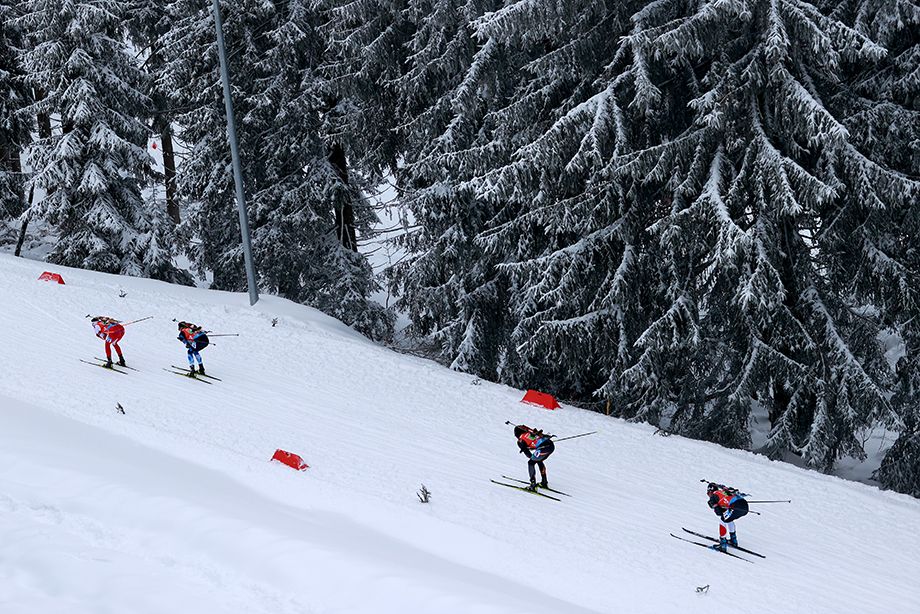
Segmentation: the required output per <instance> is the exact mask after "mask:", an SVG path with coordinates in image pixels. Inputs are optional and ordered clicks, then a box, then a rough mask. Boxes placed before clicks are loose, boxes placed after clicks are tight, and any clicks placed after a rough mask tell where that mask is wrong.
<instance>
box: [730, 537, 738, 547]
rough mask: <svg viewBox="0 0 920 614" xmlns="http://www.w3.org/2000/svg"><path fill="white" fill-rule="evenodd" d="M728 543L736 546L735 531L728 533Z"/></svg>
mask: <svg viewBox="0 0 920 614" xmlns="http://www.w3.org/2000/svg"><path fill="white" fill-rule="evenodd" d="M728 544H729V545H730V546H734V547H735V548H737V547H738V534H737V533H729V534H728Z"/></svg>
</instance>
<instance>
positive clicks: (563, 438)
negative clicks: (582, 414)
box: [554, 431, 597, 443]
mask: <svg viewBox="0 0 920 614" xmlns="http://www.w3.org/2000/svg"><path fill="white" fill-rule="evenodd" d="M595 433H597V431H591V432H590V433H582V434H581V435H569V436H568V437H562V438H560V439H556V440H554V441H555V442H556V443H558V442H560V441H565V440H566V439H575V438H576V437H585V436H586V435H594V434H595Z"/></svg>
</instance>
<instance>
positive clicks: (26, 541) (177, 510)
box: [0, 255, 920, 614]
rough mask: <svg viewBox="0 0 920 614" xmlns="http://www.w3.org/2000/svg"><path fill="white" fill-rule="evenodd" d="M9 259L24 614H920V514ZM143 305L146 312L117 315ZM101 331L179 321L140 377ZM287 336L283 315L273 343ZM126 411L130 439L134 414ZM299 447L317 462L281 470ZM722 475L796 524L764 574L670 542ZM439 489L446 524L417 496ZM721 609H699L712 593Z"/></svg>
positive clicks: (211, 304)
mask: <svg viewBox="0 0 920 614" xmlns="http://www.w3.org/2000/svg"><path fill="white" fill-rule="evenodd" d="M46 268H48V265H44V264H42V263H36V262H29V261H23V260H20V259H14V258H11V257H9V256H5V255H4V256H0V288H3V291H2V292H0V308H2V311H3V313H4V315H5V316H6V321H7V322H8V326H7V330H6V331H5V335H4V337H5V340H6V351H5V352H3V354H2V358H0V361H2V364H0V373H2V375H0V612H3V614H7V613H19V612H23V613H25V612H42V613H43V614H44V613H51V612H55V613H56V612H61V613H64V612H67V613H82V612H86V613H90V612H92V613H94V614H95V613H97V612H119V613H123V612H132V614H133V613H135V612H138V613H140V612H150V613H164V612H201V611H207V612H227V613H250V612H252V613H261V612H275V613H287V612H291V613H294V612H297V613H306V614H312V613H327V612H335V613H365V612H375V613H383V614H388V613H390V612H392V613H394V614H395V613H397V612H399V613H405V612H411V613H416V612H417V613H426V614H427V613H437V614H442V613H443V614H451V613H454V612H456V613H475V614H479V613H482V614H500V613H505V612H507V613H512V612H513V613H515V614H517V613H518V612H520V611H521V610H522V609H525V610H536V611H543V612H552V613H563V614H569V613H571V614H582V613H584V614H589V613H602V612H604V613H606V612H630V613H633V612H635V613H644V612H648V613H653V612H654V613H657V612H704V611H705V612H709V611H711V610H712V609H713V608H722V607H724V608H731V610H732V611H733V612H780V611H787V612H814V613H824V612H827V613H834V614H837V613H840V612H867V613H874V612H878V613H882V612H885V613H890V612H912V611H916V608H917V603H918V602H920V589H918V588H917V578H918V577H920V502H918V501H916V500H914V499H911V498H909V497H905V496H901V495H897V494H893V493H887V492H881V491H879V490H878V489H875V488H873V487H869V486H865V485H862V484H856V483H851V482H846V481H844V480H841V479H838V478H834V477H829V476H824V475H820V474H818V473H814V472H808V471H804V470H801V469H798V468H796V467H793V466H791V465H788V464H783V463H775V462H771V461H769V460H767V459H765V458H763V457H758V456H755V455H753V454H750V453H746V452H741V451H732V450H726V449H722V448H719V447H717V446H714V445H710V444H705V443H701V442H695V441H690V440H686V439H683V438H680V437H676V436H672V437H668V438H662V437H656V436H653V434H652V433H653V430H654V429H652V428H651V427H648V426H646V425H634V424H627V423H624V422H622V421H619V420H614V419H610V418H606V417H604V416H601V415H598V414H594V413H590V412H586V411H583V410H579V409H575V408H570V407H564V408H563V409H560V410H557V411H554V412H550V411H545V410H540V409H538V408H534V407H530V406H527V405H522V404H521V403H519V400H520V398H521V396H522V392H521V391H517V390H513V389H510V388H507V387H504V386H498V385H493V384H488V383H485V382H483V383H482V385H480V386H473V385H471V382H472V381H473V379H474V378H472V377H470V376H468V375H464V374H458V373H454V372H451V371H449V370H447V369H444V368H442V367H440V366H438V365H436V364H434V363H431V362H429V361H425V360H421V359H418V358H413V357H407V356H402V355H399V354H397V353H394V352H391V351H389V350H386V349H384V348H381V347H378V346H376V345H374V344H372V343H370V342H369V341H367V340H365V339H364V338H362V337H360V336H359V335H357V334H356V333H354V332H353V331H351V330H350V329H348V328H347V327H345V326H344V325H342V324H341V323H339V322H337V321H335V320H333V319H331V318H328V317H326V316H324V315H322V314H319V313H318V312H316V311H314V310H311V309H308V308H305V307H302V306H300V305H295V304H292V303H290V302H288V301H284V300H281V299H277V298H274V297H263V300H262V301H260V303H259V304H258V305H257V306H256V307H255V308H250V307H249V306H248V301H247V297H246V296H245V295H244V294H233V293H223V292H213V291H205V290H200V289H195V288H183V287H178V286H170V285H167V284H162V283H158V282H153V281H150V280H142V279H130V278H124V277H117V276H109V275H101V274H96V273H89V272H85V271H76V270H70V269H60V268H56V269H54V270H58V271H60V272H62V274H63V275H64V278H65V280H66V282H67V285H64V286H59V285H56V284H47V283H40V282H38V281H36V278H37V277H38V275H39V274H40V273H41V271H42V270H44V269H46ZM119 289H124V290H125V291H126V292H127V296H126V297H124V298H119V297H118V290H119ZM88 313H91V314H103V315H111V316H113V317H116V318H119V319H122V320H132V319H136V318H140V317H143V316H147V315H155V316H156V317H155V318H154V319H153V320H150V321H147V322H141V323H138V324H136V325H131V326H129V327H128V330H127V334H126V336H125V339H124V340H123V342H122V348H123V350H124V352H125V356H126V358H127V360H128V364H129V365H131V366H134V367H136V368H138V369H141V372H139V373H135V372H131V373H130V374H129V375H126V376H125V375H116V374H112V373H108V372H106V371H104V370H102V369H98V368H94V367H92V366H90V365H85V364H83V363H80V362H79V360H78V359H80V358H83V359H92V357H93V356H102V353H101V352H102V347H101V345H102V344H101V342H99V341H98V340H97V339H96V338H95V337H94V336H93V334H92V329H91V326H90V324H89V321H88V320H86V319H85V318H84V316H85V315H86V314H88ZM172 318H177V319H181V320H189V321H193V322H196V323H199V324H201V325H202V326H204V327H205V328H207V329H213V330H214V331H216V332H229V333H235V332H239V333H241V336H240V337H216V338H214V345H213V346H212V347H209V348H207V349H206V350H204V352H203V353H202V355H203V357H204V360H205V365H206V366H207V367H208V372H209V373H212V374H213V375H215V376H217V377H221V378H223V379H224V381H223V382H216V383H215V384H214V385H212V386H207V385H204V384H201V383H198V382H194V381H188V380H184V379H182V378H180V377H178V376H175V375H170V374H168V373H166V372H165V371H163V370H162V367H169V366H170V365H182V364H184V363H185V352H184V349H183V346H182V344H181V343H179V342H178V341H177V340H176V339H175V337H176V334H177V333H176V326H175V324H174V323H173V322H172V321H171V320H172ZM272 318H278V319H279V322H278V325H277V326H276V327H272V325H271V320H272ZM116 402H119V403H121V404H122V405H123V406H124V408H125V410H126V412H127V413H126V415H120V414H118V413H116V412H115V409H114V407H115V403H116ZM505 420H511V421H513V422H516V423H517V422H523V423H527V424H530V425H533V426H539V427H542V428H544V429H545V430H547V431H548V432H552V433H556V434H557V435H560V436H564V435H572V434H576V433H580V432H585V431H591V430H599V431H600V433H599V434H598V435H593V436H591V437H585V438H581V439H575V440H571V441H565V442H560V444H559V445H558V446H557V449H556V452H555V453H554V454H553V456H552V457H551V458H550V459H549V461H548V462H547V467H548V470H549V478H550V482H551V485H552V486H554V487H557V488H559V489H560V490H563V491H565V492H567V493H570V494H572V495H573V497H572V498H567V497H563V501H562V502H554V501H550V500H548V499H542V498H538V497H533V496H531V495H528V494H526V493H519V492H515V491H513V490H511V489H506V488H501V487H497V486H494V485H492V484H491V483H489V478H498V477H499V476H500V475H501V474H506V475H512V476H519V477H521V478H526V463H525V461H524V457H523V456H521V455H519V454H518V453H517V448H516V446H515V443H514V439H513V436H512V434H511V432H510V428H509V427H506V426H504V425H503V423H504V421H505ZM276 448H284V449H287V450H290V451H292V452H296V453H298V454H301V455H302V456H303V457H304V460H306V462H307V463H308V464H309V465H310V469H308V470H306V471H305V472H294V471H291V470H289V469H287V468H286V467H283V466H281V465H278V464H277V463H269V462H267V461H268V459H269V458H270V457H271V454H272V453H273V452H274V450H275V449H276ZM700 478H707V479H713V480H717V481H721V482H725V483H729V484H733V485H736V486H738V487H739V488H742V489H743V490H745V491H747V492H752V493H753V494H754V497H752V498H755V499H756V498H770V499H772V498H781V499H786V498H791V499H792V500H793V504H791V505H785V504H776V505H760V506H756V505H752V508H753V509H755V510H757V511H760V512H762V513H763V515H761V516H755V515H749V516H747V517H745V518H743V519H741V520H739V521H738V531H739V538H740V540H741V541H742V545H743V546H746V547H749V548H751V549H752V550H756V551H758V552H761V553H763V554H766V555H767V559H765V560H757V561H756V563H755V564H754V565H747V564H745V563H742V562H740V561H737V560H734V559H731V558H730V557H725V556H721V555H718V554H716V553H709V552H706V551H704V550H703V549H701V548H697V547H693V546H691V545H689V544H685V543H682V542H680V541H678V540H675V539H673V538H671V537H670V536H669V535H668V533H669V532H672V531H673V532H675V533H680V527H681V526H686V527H688V528H690V529H694V530H697V531H700V532H702V533H706V534H710V535H715V534H716V533H717V530H718V523H717V520H716V517H715V515H714V514H713V513H712V512H711V511H710V510H709V509H708V508H707V507H706V496H705V492H704V491H703V485H702V484H700V483H699V479H700ZM422 483H424V484H425V485H426V486H427V487H428V489H429V490H430V491H431V492H432V502H431V503H430V504H429V505H422V504H420V503H419V502H418V500H417V499H416V497H415V492H416V491H417V490H418V489H419V488H420V486H421V484H422ZM706 584H708V585H710V589H709V592H708V593H706V594H697V593H696V591H695V589H696V587H697V586H703V585H706Z"/></svg>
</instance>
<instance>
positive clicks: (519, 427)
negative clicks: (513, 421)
mask: <svg viewBox="0 0 920 614" xmlns="http://www.w3.org/2000/svg"><path fill="white" fill-rule="evenodd" d="M527 430H528V429H527V427H526V426H524V425H523V424H519V425H517V426H516V427H514V436H515V437H518V438H520V437H521V435H523V434H524V433H526V432H527Z"/></svg>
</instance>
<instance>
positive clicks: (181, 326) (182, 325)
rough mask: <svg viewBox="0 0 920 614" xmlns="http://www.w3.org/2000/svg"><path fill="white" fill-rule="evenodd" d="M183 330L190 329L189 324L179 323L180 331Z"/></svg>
mask: <svg viewBox="0 0 920 614" xmlns="http://www.w3.org/2000/svg"><path fill="white" fill-rule="evenodd" d="M183 328H188V322H179V330H182V329H183Z"/></svg>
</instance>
